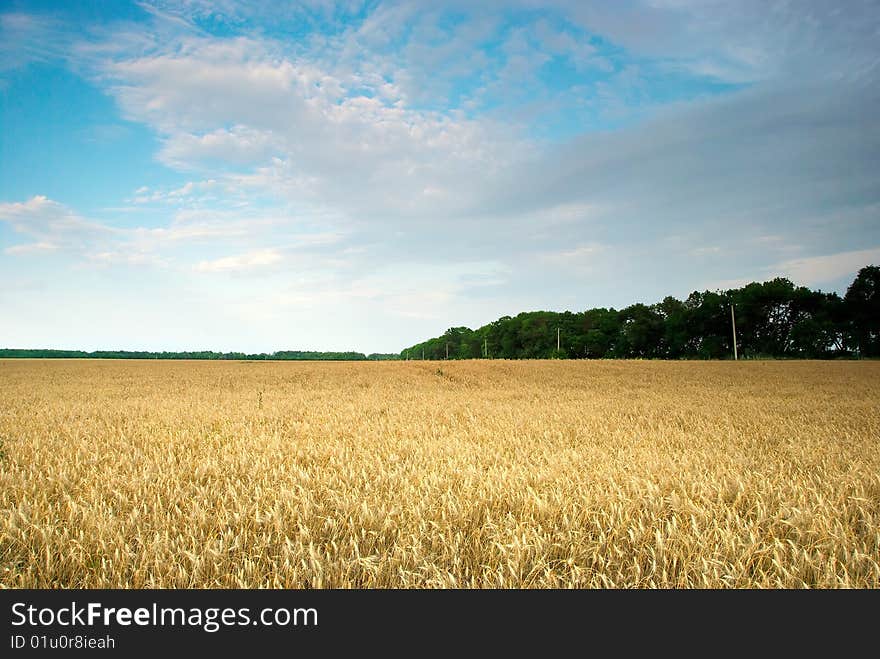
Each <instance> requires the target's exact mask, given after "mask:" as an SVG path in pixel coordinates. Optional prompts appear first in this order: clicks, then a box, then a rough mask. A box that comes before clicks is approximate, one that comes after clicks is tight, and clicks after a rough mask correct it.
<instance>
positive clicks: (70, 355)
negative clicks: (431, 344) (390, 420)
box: [0, 348, 400, 362]
mask: <svg viewBox="0 0 880 659" xmlns="http://www.w3.org/2000/svg"><path fill="white" fill-rule="evenodd" d="M0 358H21V359H238V360H262V361H348V362H356V361H377V360H387V359H400V355H396V354H380V353H373V354H371V355H365V354H363V353H361V352H313V351H308V350H305V351H304V350H282V351H279V352H273V353H271V354H268V353H264V352H261V353H256V354H248V353H244V352H212V351H210V350H197V351H189V352H148V351H143V350H134V351H133V350H96V351H95V352H85V351H83V350H49V349H21V348H4V349H0Z"/></svg>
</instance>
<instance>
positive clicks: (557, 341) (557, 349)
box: [556, 327, 559, 352]
mask: <svg viewBox="0 0 880 659" xmlns="http://www.w3.org/2000/svg"><path fill="white" fill-rule="evenodd" d="M556 352H559V328H558V327H557V328H556Z"/></svg>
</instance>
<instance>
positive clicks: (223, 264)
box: [193, 249, 282, 272]
mask: <svg viewBox="0 0 880 659" xmlns="http://www.w3.org/2000/svg"><path fill="white" fill-rule="evenodd" d="M281 260H282V255H281V252H280V251H279V250H277V249H261V250H258V251H255V252H247V253H245V254H237V255H235V256H225V257H223V258H220V259H214V260H213V261H200V262H199V263H197V264H196V265H195V266H194V268H193V269H194V270H195V271H196V272H247V271H249V270H254V269H259V268H265V267H266V266H270V265H273V264H276V263H279V262H280V261H281Z"/></svg>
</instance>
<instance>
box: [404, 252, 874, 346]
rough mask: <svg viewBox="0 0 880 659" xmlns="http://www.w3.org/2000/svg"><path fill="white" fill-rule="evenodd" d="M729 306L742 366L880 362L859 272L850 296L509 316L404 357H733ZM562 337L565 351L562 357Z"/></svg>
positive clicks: (741, 293)
mask: <svg viewBox="0 0 880 659" xmlns="http://www.w3.org/2000/svg"><path fill="white" fill-rule="evenodd" d="M731 305H733V310H734V316H735V321H736V341H737V348H738V352H739V356H740V358H783V359H784V358H807V359H809V358H813V359H817V358H818V359H821V358H826V359H827V358H837V357H842V358H863V357H880V267H877V266H867V267H865V268H862V269H861V270H860V271H859V273H858V275H857V276H856V278H855V280H854V281H853V282H852V284H850V286H849V288H848V289H847V291H846V295H845V296H844V297H843V298H841V297H840V296H839V295H838V294H837V293H823V292H822V291H813V290H810V289H808V288H805V287H803V286H795V285H794V284H793V283H792V282H791V281H789V280H788V279H783V278H777V279H773V280H772V281H768V282H764V283H752V284H748V285H747V286H744V287H742V288H738V289H732V290H728V291H716V292H710V291H705V292H703V293H699V292H694V293H691V294H690V296H688V298H687V299H686V300H684V301H681V300H677V299H676V298H674V297H666V298H664V299H663V301H662V302H658V303H657V304H652V305H645V304H634V305H632V306H629V307H626V308H625V309H620V310H617V309H613V308H612V309H605V308H602V309H588V310H586V311H582V312H570V311H566V312H563V313H558V312H552V311H531V312H526V313H521V314H519V315H517V316H514V317H510V316H504V317H503V318H499V319H498V320H496V321H495V322H493V323H490V324H488V325H484V326H483V327H480V328H479V329H476V330H472V329H469V328H467V327H453V328H451V329H449V330H447V331H446V333H445V334H443V336H439V337H437V338H434V339H429V340H428V341H424V342H423V343H417V344H416V345H414V346H411V347H409V348H407V349H405V350H403V351H402V352H401V353H400V356H401V358H402V359H447V358H448V359H475V358H502V359H546V358H561V359H597V358H616V359H621V358H642V359H727V358H732V357H733V331H732V323H731ZM557 332H558V341H559V349H558V350H557Z"/></svg>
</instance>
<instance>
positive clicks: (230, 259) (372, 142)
mask: <svg viewBox="0 0 880 659" xmlns="http://www.w3.org/2000/svg"><path fill="white" fill-rule="evenodd" d="M144 6H145V7H147V8H148V10H149V11H148V13H149V14H150V16H151V18H148V19H147V20H142V21H139V22H137V23H124V22H118V21H117V22H112V23H108V24H106V25H104V26H101V27H96V28H93V29H90V30H84V31H83V36H82V38H81V39H80V40H79V41H78V42H77V43H76V44H74V45H70V43H69V42H70V40H71V39H72V38H69V39H68V42H67V45H66V46H65V53H63V54H60V53H57V52H56V51H52V50H50V49H45V48H43V47H42V46H40V48H41V51H40V52H41V53H42V54H41V55H40V57H43V56H45V57H59V58H66V60H65V61H67V62H68V63H70V65H71V66H72V67H73V68H74V69H75V70H77V71H79V72H81V73H82V74H83V75H84V76H86V77H87V78H88V79H89V80H90V81H91V82H93V83H94V84H95V85H97V86H98V87H100V89H101V90H103V91H105V92H106V93H107V94H109V95H110V96H111V97H112V98H113V99H114V100H115V101H116V103H117V106H118V107H119V108H120V110H121V113H122V117H123V118H124V119H127V120H129V121H133V122H137V123H139V124H142V125H144V126H147V127H148V128H149V129H150V130H151V131H152V132H153V133H154V135H155V137H156V143H157V144H158V147H157V149H156V152H155V157H156V159H157V160H158V161H159V162H160V163H161V164H163V165H165V166H166V167H167V168H170V169H171V170H173V171H172V172H170V173H167V174H168V177H167V178H161V179H160V180H158V181H157V180H156V179H153V180H144V181H143V185H141V186H139V187H138V189H137V190H134V191H129V192H128V195H129V197H130V198H129V199H127V200H124V203H126V204H129V206H130V207H131V208H135V209H136V211H132V212H130V213H129V216H128V217H129V219H128V220H127V221H117V219H115V217H114V215H113V214H112V213H110V212H109V211H108V212H107V213H106V214H104V213H102V218H103V219H101V220H96V219H93V218H88V217H86V216H85V215H86V214H84V213H79V212H78V211H76V210H74V209H72V208H69V207H68V206H64V205H62V204H60V203H58V202H55V201H51V200H49V199H47V198H46V197H34V198H32V199H30V200H28V201H25V202H18V203H6V204H2V205H0V221H2V222H3V223H4V224H8V225H9V226H10V227H11V228H12V230H13V231H14V232H15V233H16V234H17V235H18V236H19V237H22V238H23V239H25V240H27V241H29V242H26V243H25V244H22V245H12V246H8V247H6V249H5V250H4V253H5V254H8V255H13V256H15V257H16V258H15V259H14V260H15V261H16V263H24V261H25V259H27V258H28V257H29V256H34V255H36V254H43V255H53V258H55V257H57V258H62V257H64V256H70V257H73V258H75V259H76V260H78V261H79V262H83V261H88V262H91V263H94V264H110V265H112V266H113V267H116V268H118V269H119V270H120V271H122V269H123V267H127V266H130V267H132V268H135V267H142V266H144V265H145V264H152V265H159V266H161V267H162V268H164V269H165V270H166V271H173V272H174V276H175V277H177V278H178V280H177V281H176V282H175V285H176V284H177V283H180V284H185V285H189V286H193V287H195V288H196V289H198V290H199V291H202V292H205V291H209V290H213V289H210V287H211V286H212V285H213V286H217V287H218V288H217V289H216V290H215V293H217V295H218V296H219V298H220V299H225V296H227V295H228V296H229V298H230V299H237V300H239V304H240V306H241V308H242V309H244V308H245V307H247V310H248V312H251V313H254V314H255V317H258V316H259V317H264V318H266V319H268V320H267V322H269V321H270V320H272V319H275V320H278V319H279V318H280V317H281V316H283V314H284V313H287V312H288V311H289V312H290V313H295V312H294V311H291V309H294V308H298V307H300V306H303V305H306V304H308V305H311V307H314V308H320V309H322V310H323V311H322V313H327V314H334V313H340V312H338V311H336V310H334V309H338V307H340V306H345V305H341V304H339V303H338V302H340V301H343V302H345V303H346V304H351V308H352V309H356V310H358V311H359V312H360V314H361V316H364V317H365V316H367V315H370V314H371V313H372V312H373V311H371V310H377V311H375V312H376V313H377V314H379V315H382V314H386V315H388V316H389V317H393V318H394V319H395V322H397V321H398V320H400V319H412V320H413V324H410V325H404V327H409V328H415V329H412V331H413V332H416V333H420V332H422V331H425V332H427V331H431V332H433V331H434V329H435V328H434V325H435V324H439V323H441V322H446V321H448V322H449V323H450V324H459V323H470V322H473V323H482V322H486V321H488V320H491V319H492V314H495V313H499V312H505V313H510V312H512V313H515V312H518V311H521V310H523V309H526V308H530V307H537V308H585V307H588V306H611V305H615V306H621V305H624V304H630V303H632V302H635V301H648V302H651V301H655V300H656V299H661V298H662V296H664V295H666V294H669V293H678V294H686V293H687V292H688V291H689V290H693V288H694V287H695V285H698V284H699V282H701V281H714V282H734V281H743V280H748V278H749V277H754V276H756V277H765V276H768V275H769V276H775V275H776V274H787V275H789V276H791V277H792V278H793V279H795V280H799V279H803V280H804V281H816V282H819V281H820V280H821V278H823V277H825V278H826V279H825V280H821V281H830V279H827V278H829V277H830V278H831V279H834V278H835V277H842V276H844V274H845V273H844V270H845V269H846V268H855V267H856V265H854V264H855V261H856V260H858V259H861V258H871V259H873V258H874V257H873V256H872V254H874V251H873V248H870V249H868V248H866V246H870V245H878V244H880V224H878V223H877V221H876V220H877V209H878V204H880V198H878V188H877V182H876V172H877V171H878V168H880V119H878V118H877V116H876V112H874V111H873V109H874V108H876V107H878V106H880V91H878V90H880V86H878V84H877V82H878V75H880V73H878V66H877V63H878V55H877V51H876V43H875V42H876V31H877V27H878V15H880V12H878V11H877V10H876V8H872V7H871V5H869V4H866V3H861V2H854V3H852V5H848V6H847V8H846V11H838V9H837V8H835V7H833V6H831V5H826V4H822V3H814V2H803V3H772V4H770V5H764V4H763V3H760V4H755V3H751V2H744V3H736V4H719V3H709V4H706V3H698V2H690V1H688V0H676V1H675V2H661V1H658V0H651V1H647V0H645V1H644V2H642V1H640V0H631V1H627V2H621V3H613V4H601V3H599V4H597V3H582V2H568V1H559V2H551V3H540V5H539V4H538V3H534V2H531V1H529V0H522V1H521V2H513V3H508V4H506V5H505V7H504V9H503V11H499V9H498V5H497V4H495V3H490V4H483V5H479V6H475V5H474V4H473V3H465V2H463V1H461V2H457V1H454V2H451V3H446V4H444V5H443V7H441V8H439V9H438V8H437V7H436V5H435V4H434V3H427V2H405V3H403V2H379V3H370V4H368V5H364V6H355V5H349V4H347V3H346V4H344V5H341V4H337V3H327V4H324V3H320V2H316V3H305V4H304V3H295V4H291V5H287V4H284V5H283V8H282V9H277V5H275V4H272V5H271V6H270V5H267V4H264V3H237V2H231V1H230V2H224V3H222V4H214V3H209V2H201V1H190V2H184V3H164V2H155V3H148V4H146V5H144ZM536 9H540V11H536ZM269 19H271V21H272V22H271V23H267V20H269ZM292 26H295V27H296V30H297V32H296V34H297V35H298V37H297V38H296V39H289V38H284V37H282V36H280V35H284V34H286V33H290V29H289V28H291V27H292ZM26 32H27V30H26V29H25V28H24V27H22V28H21V29H19V30H18V34H19V36H20V35H24V34H25V33H26ZM27 33H28V34H34V35H36V36H37V37H39V39H45V38H48V36H47V35H46V33H41V34H43V36H39V34H38V33H37V32H34V31H31V32H27ZM107 125H112V124H110V123H108V124H107ZM175 172H176V174H177V176H176V178H175ZM131 187H132V188H134V187H136V186H134V185H132V186H131ZM121 203H123V202H113V201H111V200H102V202H101V204H100V206H101V207H103V208H105V209H106V208H108V207H111V208H112V207H114V206H119V205H121ZM131 218H138V220H137V222H138V223H139V224H141V226H132V222H133V220H132V219H131ZM816 255H829V256H816ZM11 260H12V259H10V261H11ZM35 261H36V260H35ZM414 264H415V265H414ZM475 264H483V265H485V264H492V266H491V267H488V266H487V267H485V268H484V267H483V265H475ZM860 265H864V264H860ZM239 273H247V274H248V277H228V276H223V275H224V274H227V275H228V274H239ZM835 273H837V274H835ZM841 273H843V274H841ZM209 275H217V276H209ZM253 277H259V278H260V283H261V289H262V292H261V294H260V295H259V296H254V295H253V294H252V291H249V290H248V289H247V285H248V282H250V286H251V287H252V283H253V279H252V278H253ZM212 282H214V283H213V284H212ZM217 282H222V284H223V286H222V290H220V287H219V283H217ZM204 294H205V295H206V296H207V297H210V294H209V293H207V292H205V293H204ZM236 296H237V297H236ZM160 297H161V296H160ZM252 298H253V299H252ZM327 300H335V301H336V304H335V306H334V305H331V304H329V303H326V301H327ZM275 305H278V306H280V307H283V308H284V309H286V310H287V311H284V312H276V310H275ZM257 307H260V309H262V311H261V314H262V316H260V315H259V314H257V311H258V309H257ZM242 313H243V314H244V313H245V312H244V311H242ZM352 313H354V311H352ZM278 314H281V315H280V316H279V315H278ZM242 317H243V318H244V317H246V314H245V315H243V316H242ZM291 317H292V316H291ZM285 318H286V317H285ZM419 319H420V320H419ZM422 321H424V322H422ZM377 322H379V321H377ZM401 322H403V321H401ZM420 323H421V324H420ZM379 324H381V323H379ZM251 325H252V323H250V324H249V325H248V326H251ZM392 326H393V331H398V326H397V325H396V324H394V323H391V322H390V321H389V322H388V323H386V324H385V325H384V326H383V327H382V328H380V329H377V330H376V333H375V335H376V336H379V337H380V338H381V340H383V341H387V342H388V343H386V344H385V345H384V346H382V347H384V348H393V347H395V346H394V345H393V344H391V342H392V339H391V338H389V337H390V334H389V332H390V331H391V330H388V328H389V327H392ZM443 329H445V328H444V327H440V328H439V330H440V331H442V330H443ZM249 331H250V330H249ZM403 331H404V330H403V329H400V332H403ZM398 336H402V335H398ZM416 338H418V337H416ZM399 340H400V342H401V343H400V344H401V345H402V344H403V343H405V342H406V341H405V340H404V339H403V338H401V339H399ZM377 347H380V346H377Z"/></svg>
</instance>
